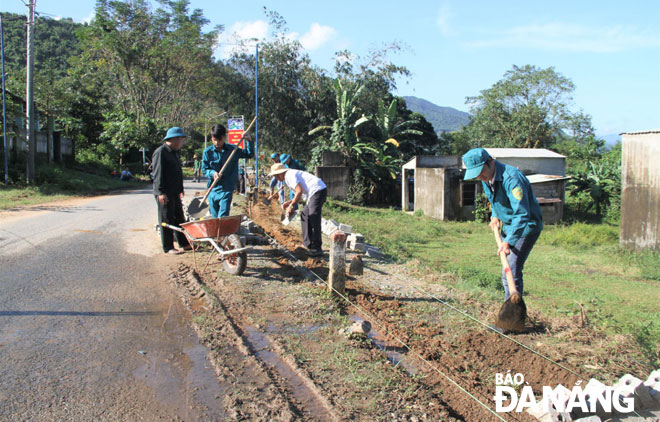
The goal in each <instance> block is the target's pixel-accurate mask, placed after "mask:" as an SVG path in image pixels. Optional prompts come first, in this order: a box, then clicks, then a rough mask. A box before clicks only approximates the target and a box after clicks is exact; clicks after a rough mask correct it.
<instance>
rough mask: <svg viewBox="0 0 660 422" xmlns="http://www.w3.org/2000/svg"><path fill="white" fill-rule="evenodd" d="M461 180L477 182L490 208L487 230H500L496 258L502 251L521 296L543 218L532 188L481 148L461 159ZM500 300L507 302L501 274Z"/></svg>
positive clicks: (519, 175)
mask: <svg viewBox="0 0 660 422" xmlns="http://www.w3.org/2000/svg"><path fill="white" fill-rule="evenodd" d="M463 164H465V167H466V171H465V180H469V179H479V180H481V183H482V185H483V190H484V193H485V194H486V197H487V198H488V201H489V202H490V205H491V211H492V212H491V218H490V224H489V225H490V227H491V228H498V229H499V227H500V224H501V226H502V232H503V233H504V238H503V239H502V245H501V246H500V248H499V249H498V250H497V255H499V254H500V253H501V252H502V251H504V252H505V253H506V255H507V260H508V261H509V266H510V267H511V273H512V275H513V279H514V280H515V282H516V288H517V289H518V292H519V293H520V294H521V295H522V294H523V267H524V266H525V261H526V260H527V257H528V256H529V253H530V252H531V250H532V248H533V247H534V244H535V243H536V241H537V239H538V238H539V235H540V234H541V231H542V230H543V215H542V214H541V207H539V204H538V201H537V200H536V196H535V195H534V192H533V191H532V186H531V185H530V183H529V180H527V178H526V177H525V175H524V174H522V172H521V171H520V170H518V169H517V168H515V167H513V166H509V165H506V164H503V163H500V162H499V161H496V160H494V159H493V158H492V157H491V156H490V154H488V152H487V151H486V150H485V149H483V148H474V149H471V150H470V151H468V152H467V153H465V155H463ZM502 284H503V285H504V299H505V300H506V299H508V298H509V286H508V284H507V282H506V274H505V273H504V270H502Z"/></svg>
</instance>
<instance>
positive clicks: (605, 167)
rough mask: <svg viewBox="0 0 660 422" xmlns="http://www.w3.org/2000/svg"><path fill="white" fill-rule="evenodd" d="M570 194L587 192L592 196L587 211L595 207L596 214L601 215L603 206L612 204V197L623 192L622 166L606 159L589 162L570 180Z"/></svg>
mask: <svg viewBox="0 0 660 422" xmlns="http://www.w3.org/2000/svg"><path fill="white" fill-rule="evenodd" d="M569 186H571V187H572V188H571V191H570V195H577V194H579V193H582V192H584V193H586V194H588V195H589V197H590V198H591V201H590V202H589V204H588V206H587V208H586V209H585V212H588V211H589V210H590V209H591V207H592V206H593V207H595V210H596V216H597V217H600V216H601V211H602V208H603V207H606V206H608V205H609V204H610V197H611V196H617V195H620V194H621V168H620V166H617V165H615V164H614V163H611V162H607V161H605V160H603V161H601V162H600V163H598V164H596V163H593V162H589V163H588V168H587V170H586V171H584V172H578V173H577V174H576V175H575V176H573V178H572V179H571V180H570V182H569Z"/></svg>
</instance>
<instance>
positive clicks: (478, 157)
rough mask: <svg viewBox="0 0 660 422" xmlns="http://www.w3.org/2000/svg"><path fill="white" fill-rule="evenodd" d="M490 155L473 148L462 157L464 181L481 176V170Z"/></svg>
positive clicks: (483, 150) (480, 149) (482, 150)
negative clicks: (464, 169)
mask: <svg viewBox="0 0 660 422" xmlns="http://www.w3.org/2000/svg"><path fill="white" fill-rule="evenodd" d="M489 158H490V155H489V154H488V152H487V151H486V150H485V149H483V148H474V149H471V150H469V151H468V152H466V153H465V155H463V164H465V168H466V171H465V177H463V179H464V180H469V179H476V178H477V176H479V174H481V169H482V168H483V166H484V164H486V162H487V161H488V159H489Z"/></svg>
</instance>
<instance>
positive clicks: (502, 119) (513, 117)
mask: <svg viewBox="0 0 660 422" xmlns="http://www.w3.org/2000/svg"><path fill="white" fill-rule="evenodd" d="M574 90H575V85H574V84H573V82H571V80H570V79H568V78H566V77H565V76H563V75H561V74H560V73H558V72H556V71H555V70H554V68H552V67H549V68H547V69H539V68H537V67H536V66H531V65H526V66H522V67H518V66H513V69H512V70H509V71H507V72H506V73H505V74H504V78H503V79H502V80H500V81H498V82H497V83H495V85H493V86H492V87H491V88H489V89H486V90H483V91H481V95H479V96H476V97H468V98H467V100H466V103H467V104H470V105H471V112H472V114H473V118H472V121H471V122H470V124H468V125H467V126H466V127H465V128H464V129H463V130H464V131H465V132H466V133H467V134H468V138H469V139H470V142H471V143H472V145H478V146H490V147H515V148H548V147H551V146H553V145H554V144H555V143H556V142H557V140H558V139H560V138H561V137H562V136H564V135H565V131H568V132H569V134H570V135H571V136H573V135H574V134H577V135H578V137H583V136H585V134H589V133H592V132H593V129H592V128H591V120H590V117H589V116H587V115H584V114H583V113H582V112H580V113H572V112H571V111H570V110H569V106H570V104H571V102H572V97H571V94H572V92H573V91H574Z"/></svg>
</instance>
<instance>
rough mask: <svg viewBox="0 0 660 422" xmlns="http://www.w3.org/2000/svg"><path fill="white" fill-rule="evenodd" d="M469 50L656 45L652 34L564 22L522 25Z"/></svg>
mask: <svg viewBox="0 0 660 422" xmlns="http://www.w3.org/2000/svg"><path fill="white" fill-rule="evenodd" d="M466 45H467V46H469V47H509V48H533V49H540V50H560V51H570V52H591V53H614V52H618V51H624V50H630V49H634V48H645V47H654V46H658V45H660V42H659V40H658V38H657V36H655V35H654V34H651V33H644V32H643V31H640V30H639V29H638V28H636V27H630V26H623V25H616V26H612V27H609V28H608V27H598V28H595V27H593V28H592V27H587V26H581V25H574V24H566V23H560V22H557V23H549V24H545V25H526V26H518V27H515V28H511V29H508V30H506V31H504V32H502V33H500V34H494V35H493V36H492V38H491V39H487V40H478V41H473V42H468V43H466Z"/></svg>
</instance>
